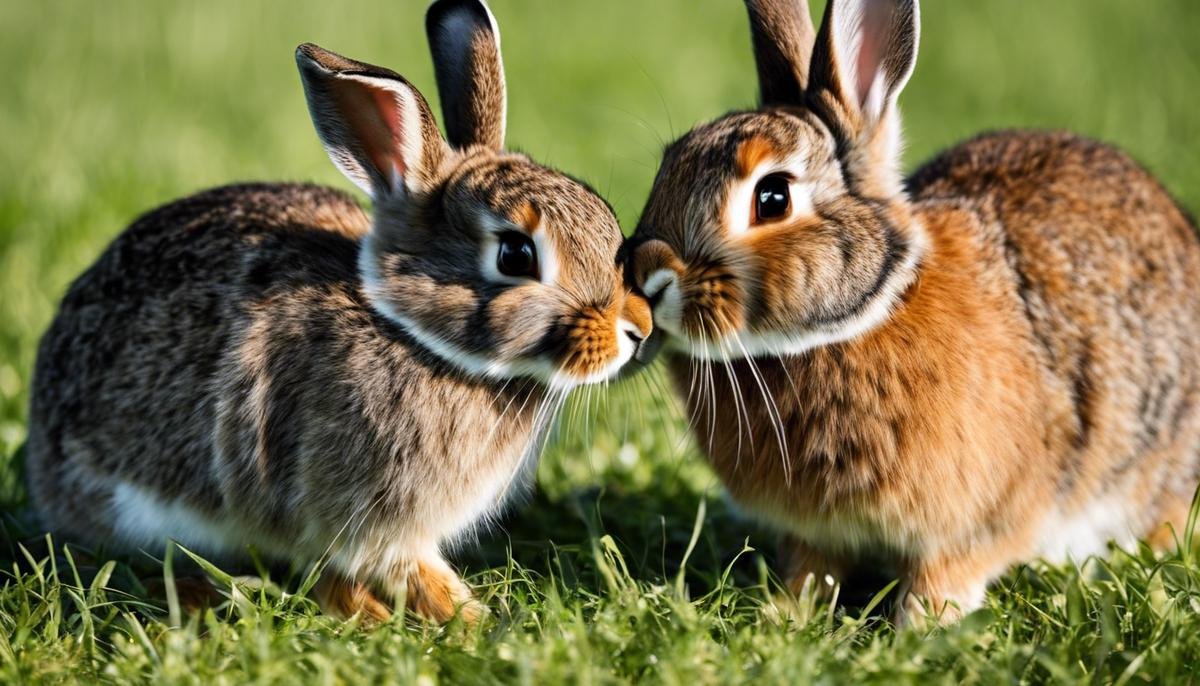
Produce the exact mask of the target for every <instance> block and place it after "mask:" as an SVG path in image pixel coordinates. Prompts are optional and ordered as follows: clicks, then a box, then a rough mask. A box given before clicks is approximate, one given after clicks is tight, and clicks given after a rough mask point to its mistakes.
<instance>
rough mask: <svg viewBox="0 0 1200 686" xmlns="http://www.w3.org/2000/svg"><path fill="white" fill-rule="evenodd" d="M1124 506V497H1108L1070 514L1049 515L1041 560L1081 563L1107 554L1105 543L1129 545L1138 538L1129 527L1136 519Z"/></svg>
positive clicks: (1126, 501) (1042, 536) (1126, 506)
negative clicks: (1094, 556)
mask: <svg viewBox="0 0 1200 686" xmlns="http://www.w3.org/2000/svg"><path fill="white" fill-rule="evenodd" d="M1127 503H1128V499H1127V498H1125V497H1122V496H1121V495H1118V494H1112V495H1109V496H1108V497H1105V498H1102V499H1100V500H1096V501H1093V502H1091V503H1089V504H1088V505H1087V507H1085V508H1083V509H1082V510H1080V511H1079V512H1075V513H1072V514H1070V515H1064V514H1062V513H1055V514H1051V515H1050V516H1048V517H1047V518H1046V522H1045V524H1044V525H1043V526H1042V535H1041V546H1040V553H1041V555H1042V557H1044V558H1046V559H1047V560H1049V561H1050V562H1054V563H1064V562H1067V561H1074V562H1077V563H1081V562H1083V561H1084V560H1086V559H1087V558H1088V557H1091V556H1093V555H1104V554H1105V553H1106V552H1108V543H1109V541H1114V542H1116V543H1117V545H1119V546H1122V547H1128V546H1130V545H1132V544H1133V543H1134V541H1136V540H1137V538H1138V537H1137V534H1136V532H1135V531H1134V530H1133V524H1132V523H1133V522H1134V521H1136V520H1135V519H1134V518H1133V517H1132V516H1131V513H1130V511H1129V508H1128V505H1127Z"/></svg>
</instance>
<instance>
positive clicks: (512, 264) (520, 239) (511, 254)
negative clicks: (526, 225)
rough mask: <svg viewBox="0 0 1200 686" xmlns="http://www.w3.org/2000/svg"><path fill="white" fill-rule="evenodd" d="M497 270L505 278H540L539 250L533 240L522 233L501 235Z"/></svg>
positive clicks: (512, 232) (513, 232)
mask: <svg viewBox="0 0 1200 686" xmlns="http://www.w3.org/2000/svg"><path fill="white" fill-rule="evenodd" d="M496 269H499V270H500V273H501V274H504V275H505V276H515V277H528V278H531V279H536V278H538V261H537V248H536V247H534V245H533V239H532V238H530V237H529V236H526V235H525V234H523V233H521V232H520V231H505V232H504V233H502V234H500V252H499V253H497V254H496Z"/></svg>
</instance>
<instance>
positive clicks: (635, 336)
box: [625, 329, 646, 345]
mask: <svg viewBox="0 0 1200 686" xmlns="http://www.w3.org/2000/svg"><path fill="white" fill-rule="evenodd" d="M625 335H626V336H629V340H631V341H633V344H634V345H637V344H639V343H641V342H642V341H644V340H646V337H645V336H643V335H641V334H640V333H638V332H637V331H634V330H632V329H625Z"/></svg>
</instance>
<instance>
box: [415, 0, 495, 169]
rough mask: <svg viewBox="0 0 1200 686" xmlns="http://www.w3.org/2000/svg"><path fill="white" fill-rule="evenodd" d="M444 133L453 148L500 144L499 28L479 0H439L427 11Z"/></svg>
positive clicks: (485, 5)
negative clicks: (444, 125) (444, 126)
mask: <svg viewBox="0 0 1200 686" xmlns="http://www.w3.org/2000/svg"><path fill="white" fill-rule="evenodd" d="M425 32H426V33H427V34H428V36H429V49H430V51H431V52H432V53H433V66H434V71H435V72H436V73H437V83H438V95H439V96H441V100H442V118H443V119H444V120H445V124H446V137H447V139H449V141H450V144H451V145H453V146H454V147H456V148H460V149H461V148H465V147H467V146H469V145H484V146H487V147H489V148H492V149H494V150H499V149H501V148H503V147H504V127H505V117H506V110H507V103H506V97H505V87H504V63H503V62H502V61H501V59H500V29H499V28H498V27H497V26H496V18H495V17H493V16H492V12H491V10H489V9H488V6H487V4H486V3H484V2H483V0H437V2H434V3H433V4H432V5H430V7H429V12H428V13H426V15H425Z"/></svg>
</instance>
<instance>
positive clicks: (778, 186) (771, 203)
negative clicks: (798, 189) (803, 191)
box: [754, 174, 792, 224]
mask: <svg viewBox="0 0 1200 686" xmlns="http://www.w3.org/2000/svg"><path fill="white" fill-rule="evenodd" d="M788 185H789V184H788V177H786V176H784V175H783V174H769V175H767V176H764V177H762V178H761V179H759V181H758V185H757V186H755V187H754V223H756V224H757V223H759V222H767V221H772V220H774V219H783V218H784V217H786V216H787V214H788V208H789V207H790V205H791V202H792V200H791V193H790V192H789V191H788Z"/></svg>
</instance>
